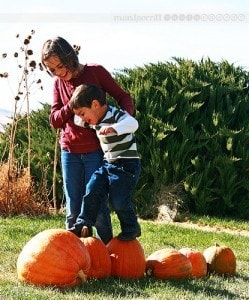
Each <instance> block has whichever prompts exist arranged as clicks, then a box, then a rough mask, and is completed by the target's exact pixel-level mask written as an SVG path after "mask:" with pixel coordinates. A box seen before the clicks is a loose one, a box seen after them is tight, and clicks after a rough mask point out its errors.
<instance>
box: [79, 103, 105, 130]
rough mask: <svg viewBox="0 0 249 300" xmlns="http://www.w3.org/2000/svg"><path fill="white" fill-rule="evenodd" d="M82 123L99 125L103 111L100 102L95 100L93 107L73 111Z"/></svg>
mask: <svg viewBox="0 0 249 300" xmlns="http://www.w3.org/2000/svg"><path fill="white" fill-rule="evenodd" d="M73 111H74V113H75V114H76V115H78V116H79V117H80V118H81V119H82V121H84V122H87V123H89V124H91V125H96V124H98V122H99V120H100V119H101V118H102V110H101V106H100V104H99V102H98V100H93V102H92V105H91V107H80V108H76V109H74V110H73Z"/></svg>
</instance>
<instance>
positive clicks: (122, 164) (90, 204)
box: [76, 158, 141, 235]
mask: <svg viewBox="0 0 249 300" xmlns="http://www.w3.org/2000/svg"><path fill="white" fill-rule="evenodd" d="M140 169H141V162H140V159H137V158H134V159H118V160H117V161H115V162H114V163H108V162H107V161H104V163H103V165H102V167H100V168H99V169H98V170H97V171H95V172H94V174H93V175H92V177H91V179H90V181H89V182H88V184H87V186H86V194H85V196H84V202H83V203H82V210H81V213H80V215H79V217H78V219H77V224H76V226H80V224H81V225H82V224H83V225H88V226H89V225H90V226H93V225H94V224H96V223H95V220H97V216H98V212H99V211H100V209H101V207H102V205H103V203H104V202H105V199H106V198H107V197H108V196H109V201H110V203H111V206H112V208H113V210H114V211H115V212H116V214H117V216H118V219H119V221H120V226H121V230H122V233H124V234H127V235H129V234H130V233H133V232H134V230H135V229H136V228H137V226H138V222H137V216H136V213H135V211H134V208H133V205H132V192H133V190H134V188H135V186H136V184H137V181H138V178H139V174H140Z"/></svg>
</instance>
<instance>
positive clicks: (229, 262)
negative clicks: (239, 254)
mask: <svg viewBox="0 0 249 300" xmlns="http://www.w3.org/2000/svg"><path fill="white" fill-rule="evenodd" d="M203 255H204V257H205V259H206V262H207V270H208V273H216V274H219V275H234V274H235V273H236V257H235V255H234V253H233V251H232V249H230V248H229V247H227V246H220V245H218V244H216V245H215V246H211V247H209V248H207V249H205V250H204V252H203Z"/></svg>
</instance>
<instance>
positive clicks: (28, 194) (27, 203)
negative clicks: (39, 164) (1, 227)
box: [0, 164, 49, 216]
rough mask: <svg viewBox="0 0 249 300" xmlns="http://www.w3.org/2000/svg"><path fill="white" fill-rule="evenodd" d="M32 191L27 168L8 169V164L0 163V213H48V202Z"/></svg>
mask: <svg viewBox="0 0 249 300" xmlns="http://www.w3.org/2000/svg"><path fill="white" fill-rule="evenodd" d="M43 198H44V197H43V195H41V194H39V195H38V194H37V193H35V191H34V187H33V182H32V179H31V177H30V175H29V172H28V171H27V169H25V168H24V169H21V170H11V171H9V166H8V164H1V165H0V215H1V216H11V215H20V214H24V215H30V216H34V215H42V214H48V212H49V207H48V202H47V201H46V200H44V199H43Z"/></svg>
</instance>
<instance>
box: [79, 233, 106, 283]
mask: <svg viewBox="0 0 249 300" xmlns="http://www.w3.org/2000/svg"><path fill="white" fill-rule="evenodd" d="M80 240H81V241H82V242H83V244H84V245H85V246H86V248H87V250H88V252H89V254H90V257H91V262H92V264H91V268H90V269H89V272H88V273H87V277H89V278H98V279H99V278H106V277H109V276H111V269H112V263H111V258H110V255H109V252H108V250H107V248H106V245H105V244H104V243H103V242H102V241H101V240H100V239H98V238H96V237H93V236H91V237H87V238H80Z"/></svg>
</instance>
